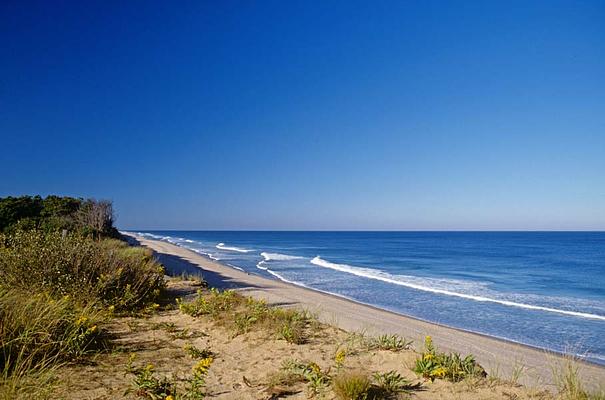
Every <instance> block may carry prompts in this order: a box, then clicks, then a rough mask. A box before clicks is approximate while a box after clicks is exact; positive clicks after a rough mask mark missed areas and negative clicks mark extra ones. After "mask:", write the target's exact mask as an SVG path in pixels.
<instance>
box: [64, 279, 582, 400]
mask: <svg viewBox="0 0 605 400" xmlns="http://www.w3.org/2000/svg"><path fill="white" fill-rule="evenodd" d="M197 289H198V287H196V286H194V285H193V282H192V281H183V280H179V279H172V280H170V281H169V283H168V291H167V297H166V299H165V302H166V305H165V306H164V307H163V308H162V309H161V310H160V311H159V312H157V313H156V314H154V315H152V316H151V317H148V318H132V317H128V318H120V319H116V320H114V322H113V323H112V325H111V328H110V331H111V332H112V333H113V334H114V335H115V341H116V343H117V345H118V346H117V347H116V348H115V350H114V351H113V352H112V353H110V354H104V355H100V356H98V357H96V359H95V365H94V366H82V365H75V366H71V367H69V368H67V369H65V370H64V371H63V373H62V377H63V379H64V383H63V388H62V389H61V390H60V391H59V392H58V393H57V395H59V396H60V397H62V398H66V399H81V398H91V399H92V398H94V399H110V398H112V399H113V398H116V397H117V398H120V397H121V396H122V395H123V394H124V393H125V391H127V390H128V389H129V388H131V387H132V380H133V376H132V375H129V374H125V372H124V371H125V366H126V365H127V363H128V360H129V357H130V354H136V359H135V363H138V364H139V365H147V364H149V363H151V364H153V366H154V369H153V371H154V373H155V375H156V376H158V377H162V376H165V377H168V378H169V380H171V381H174V382H177V383H179V384H180V385H184V384H185V383H184V381H185V379H187V377H188V376H190V375H191V368H192V367H193V366H194V365H195V364H196V360H195V359H192V358H191V357H190V356H189V355H188V353H189V351H187V350H186V347H188V346H189V347H190V346H194V347H195V348H197V349H206V350H209V351H210V352H212V354H213V358H214V362H213V363H212V365H211V367H210V370H209V373H208V376H207V377H206V380H207V387H206V392H207V393H209V394H210V395H211V396H212V398H218V399H263V398H264V399H270V398H288V399H305V398H307V397H308V396H309V394H310V389H312V388H311V386H312V385H310V384H309V383H308V382H305V381H304V379H300V377H299V378H297V377H296V376H293V375H292V374H291V371H287V370H284V369H283V368H282V366H283V365H284V364H287V363H288V362H290V363H292V362H293V361H294V360H298V361H300V362H305V363H309V362H313V363H316V364H317V365H318V366H319V369H320V370H321V371H322V373H327V374H329V375H331V376H333V377H336V376H338V375H340V372H339V371H350V372H355V371H357V372H361V373H362V374H364V375H366V376H368V377H371V375H372V374H373V373H376V372H387V371H390V370H394V371H397V373H399V374H400V375H401V376H403V377H404V378H405V379H407V381H408V385H407V388H408V392H409V393H407V394H402V395H400V397H401V398H405V397H410V396H411V398H417V399H471V400H473V399H553V398H555V396H554V395H552V394H551V393H548V392H545V391H542V390H537V389H532V388H527V387H522V386H519V385H516V384H515V383H514V382H512V381H511V380H514V379H515V377H501V379H495V378H489V377H488V378H469V379H465V380H462V381H461V382H457V383H452V382H448V381H444V380H440V379H437V380H435V381H434V382H430V381H426V380H424V379H422V378H419V377H418V376H417V375H416V374H414V373H413V372H412V368H413V367H414V364H415V361H416V359H417V358H418V357H419V354H418V353H416V352H415V351H413V350H403V351H390V350H380V349H376V348H372V346H368V340H367V338H364V337H363V336H362V335H359V334H353V333H348V332H344V331H342V330H339V329H336V328H334V327H331V326H328V325H323V324H319V323H310V324H307V325H306V326H305V328H304V331H303V333H302V334H303V335H304V340H302V343H300V344H295V343H289V342H288V341H286V340H284V339H283V337H280V335H279V333H278V332H276V331H275V330H274V329H273V327H268V326H267V325H266V324H261V325H259V326H258V329H257V328H255V327H252V328H250V330H249V331H248V332H245V333H241V332H240V333H238V328H237V326H236V325H234V324H233V323H231V322H229V321H230V320H232V318H231V317H226V318H222V317H220V316H219V317H218V318H217V317H216V316H213V315H211V314H204V315H200V316H197V317H192V316H190V315H186V314H184V313H182V312H180V311H179V310H178V309H175V308H176V307H175V305H176V301H175V300H176V297H181V296H184V295H187V294H188V295H189V297H193V296H194V293H195V291H196V290H197ZM340 350H345V351H344V353H345V354H346V355H345V356H344V360H342V361H343V364H344V366H343V367H340V368H338V367H337V365H336V364H337V362H336V361H335V355H336V354H338V353H339V351H340ZM505 378H508V379H505ZM320 392H321V394H322V395H323V396H324V398H328V399H330V398H336V397H335V396H336V395H335V393H334V391H333V390H332V388H331V387H330V386H329V385H325V387H324V388H323V390H321V388H320ZM126 397H130V398H136V392H131V393H130V394H129V395H127V396H126ZM318 397H319V396H318ZM561 398H577V399H580V398H583V397H582V395H577V394H576V395H574V396H573V397H572V396H566V397H561Z"/></svg>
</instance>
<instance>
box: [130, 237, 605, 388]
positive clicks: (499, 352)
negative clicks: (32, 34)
mask: <svg viewBox="0 0 605 400" xmlns="http://www.w3.org/2000/svg"><path fill="white" fill-rule="evenodd" d="M124 234H125V235H127V236H129V237H130V238H132V239H134V240H136V242H137V243H138V244H140V245H142V246H146V247H148V248H150V249H152V250H153V251H154V252H155V254H156V256H157V257H158V259H159V260H160V261H161V262H162V263H163V264H164V265H165V267H166V269H167V271H168V272H169V273H171V274H180V273H183V272H185V273H200V272H201V273H202V275H203V277H204V279H205V280H206V281H207V282H208V283H209V285H210V286H212V287H217V288H221V289H235V290H238V291H241V292H243V293H244V294H246V295H249V296H252V297H254V298H262V299H265V300H266V301H267V302H269V303H270V304H274V305H280V306H298V307H302V308H305V309H308V310H310V311H312V312H314V313H316V314H317V315H318V317H319V319H320V320H321V321H323V322H326V323H329V324H332V325H335V326H337V327H339V328H341V329H344V330H347V331H350V332H365V333H367V334H371V335H377V334H383V333H389V334H399V335H402V336H405V337H406V338H409V339H412V340H414V342H415V343H422V340H423V337H424V336H425V335H431V336H432V337H433V340H434V342H435V343H438V344H439V346H440V347H441V348H443V349H444V350H448V351H456V352H459V353H462V354H473V355H475V357H476V359H477V360H478V362H479V363H481V364H482V365H483V366H484V367H485V368H486V370H487V371H488V373H491V374H497V375H499V376H510V375H511V373H512V371H513V370H514V369H518V368H519V367H520V366H523V368H524V371H523V374H522V377H521V379H520V382H521V383H523V384H527V385H531V386H540V387H549V386H551V385H553V378H552V368H553V367H554V366H556V365H557V364H558V363H562V362H564V358H563V357H561V356H560V355H558V354H553V353H549V352H546V351H543V350H540V349H535V348H531V347H528V346H524V345H520V344H516V343H512V342H508V341H504V340H499V339H495V338H491V337H487V336H483V335H480V334H475V333H470V332H465V331H461V330H458V329H453V328H449V327H445V326H440V325H437V324H433V323H428V322H425V321H420V320H417V319H414V318H410V317H406V316H403V315H399V314H395V313H392V312H388V311H384V310H381V309H377V308H375V307H371V306H368V305H364V304H359V303H356V302H353V301H350V300H348V299H344V298H340V297H337V296H334V295H330V294H326V293H321V292H317V291H314V290H310V289H305V288H302V287H299V286H295V285H291V284H287V283H284V282H281V281H278V280H270V279H265V278H263V277H260V276H255V275H251V274H247V273H245V272H242V271H238V270H236V269H234V268H231V267H228V266H225V265H223V264H221V263H219V262H216V261H214V260H211V259H209V258H207V257H204V256H202V255H200V254H197V253H195V252H193V251H190V250H188V249H184V248H182V247H179V246H176V245H173V244H170V243H166V242H162V241H158V240H149V239H146V238H143V237H140V236H138V235H134V234H132V233H124ZM200 269H201V270H202V271H200ZM578 365H579V373H580V375H581V376H582V377H583V379H584V381H585V383H586V385H587V386H589V387H595V388H597V387H599V386H602V385H603V384H604V383H605V368H603V367H601V366H598V365H594V364H590V363H584V362H580V363H578Z"/></svg>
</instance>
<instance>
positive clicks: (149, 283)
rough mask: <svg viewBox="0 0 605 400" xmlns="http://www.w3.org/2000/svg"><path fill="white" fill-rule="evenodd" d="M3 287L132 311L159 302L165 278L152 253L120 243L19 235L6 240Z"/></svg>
mask: <svg viewBox="0 0 605 400" xmlns="http://www.w3.org/2000/svg"><path fill="white" fill-rule="evenodd" d="M0 281H1V282H3V283H4V284H5V285H7V286H9V287H14V288H20V289H22V290H25V291H30V292H31V291H33V292H45V293H49V294H50V295H51V296H53V297H55V298H59V297H62V296H67V295H69V296H71V297H73V298H74V299H75V300H77V301H78V302H80V303H82V304H93V303H101V304H103V305H105V306H112V307H113V308H115V310H116V311H128V310H132V309H136V308H139V307H143V306H145V305H146V304H148V303H150V302H153V301H154V300H155V299H156V297H157V296H158V295H159V294H160V290H161V289H162V288H163V287H164V273H163V269H162V267H161V265H160V264H158V263H157V262H156V261H154V259H153V257H152V254H151V252H150V251H149V250H146V249H142V248H132V247H128V245H127V244H125V243H123V242H120V241H118V240H101V241H94V240H92V239H89V238H85V237H82V236H79V235H76V234H68V235H62V234H61V233H59V232H52V233H44V232H42V231H36V230H34V231H17V232H16V233H15V234H14V235H10V236H7V235H1V234H0Z"/></svg>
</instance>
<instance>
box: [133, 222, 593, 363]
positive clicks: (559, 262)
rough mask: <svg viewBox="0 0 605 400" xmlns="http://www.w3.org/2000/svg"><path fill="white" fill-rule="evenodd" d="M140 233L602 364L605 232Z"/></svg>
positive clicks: (310, 284)
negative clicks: (574, 354) (570, 353)
mask: <svg viewBox="0 0 605 400" xmlns="http://www.w3.org/2000/svg"><path fill="white" fill-rule="evenodd" d="M138 233H142V234H146V235H148V236H149V237H150V238H155V239H161V240H166V241H169V242H172V243H175V244H177V245H179V246H183V247H187V248H190V249H192V250H194V251H197V252H199V253H203V254H206V255H208V256H210V257H212V258H215V259H217V260H220V261H221V262H223V263H226V264H229V265H231V266H233V267H236V268H240V269H243V270H245V271H247V272H249V273H254V274H259V275H262V276H266V277H269V278H273V279H281V280H284V281H286V282H291V283H294V284H298V285H302V286H306V287H309V288H312V289H316V290H321V291H325V292H329V293H333V294H336V295H341V296H345V297H347V298H350V299H353V300H356V301H359V302H363V303H367V304H371V305H374V306H377V307H380V308H384V309H387V310H391V311H394V312H397V313H401V314H405V315H409V316H413V317H416V318H420V319H423V320H427V321H431V322H437V323H440V324H444V325H448V326H452V327H456V328H461V329H465V330H469V331H473V332H479V333H483V334H486V335H490V336H495V337H499V338H504V339H508V340H512V341H515V342H520V343H524V344H528V345H532V346H537V347H541V348H546V349H550V350H555V351H566V352H574V353H576V354H578V355H580V356H583V357H585V358H586V359H587V360H589V361H593V362H596V363H600V364H605V232H241V231H237V232H228V231H217V232H211V231H147V232H138Z"/></svg>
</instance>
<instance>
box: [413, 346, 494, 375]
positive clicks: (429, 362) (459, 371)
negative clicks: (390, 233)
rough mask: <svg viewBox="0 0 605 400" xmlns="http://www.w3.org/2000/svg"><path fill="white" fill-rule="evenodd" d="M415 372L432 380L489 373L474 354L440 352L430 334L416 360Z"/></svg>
mask: <svg viewBox="0 0 605 400" xmlns="http://www.w3.org/2000/svg"><path fill="white" fill-rule="evenodd" d="M414 372H416V373H417V374H418V375H421V376H423V377H424V378H425V379H430V380H431V381H433V380H435V379H437V378H438V379H447V380H449V381H452V382H457V381H460V380H462V379H464V378H466V377H470V376H477V377H484V376H486V375H487V374H486V373H485V370H484V369H483V368H482V367H481V366H480V365H479V364H477V362H476V361H475V358H474V357H473V356H472V355H468V356H466V357H465V358H461V357H460V355H459V354H457V353H450V354H445V353H441V352H438V351H437V349H436V348H435V346H434V345H433V339H432V338H431V337H430V336H427V337H426V338H425V339H424V351H423V352H422V355H421V357H420V358H418V359H417V360H416V366H415V368H414Z"/></svg>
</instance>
